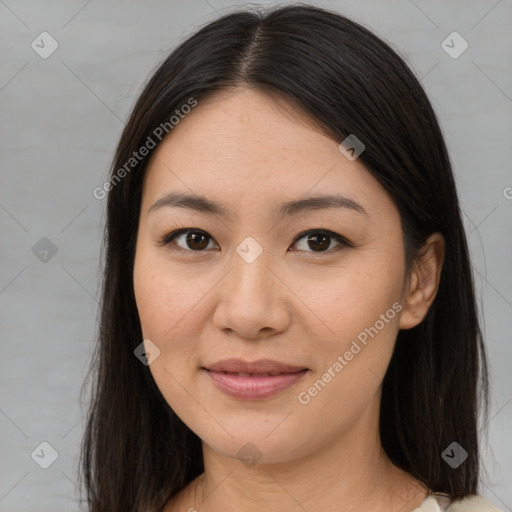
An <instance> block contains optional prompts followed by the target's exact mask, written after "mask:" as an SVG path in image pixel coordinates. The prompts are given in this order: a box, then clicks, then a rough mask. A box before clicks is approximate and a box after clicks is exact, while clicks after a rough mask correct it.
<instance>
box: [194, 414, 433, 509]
mask: <svg viewBox="0 0 512 512" xmlns="http://www.w3.org/2000/svg"><path fill="white" fill-rule="evenodd" d="M368 414H370V415H372V414H374V413H372V412H371V411H368ZM373 420H377V421H378V414H377V416H376V417H375V418H373ZM324 441H325V440H324ZM203 458H204V467H205V472H204V473H203V474H202V475H201V476H200V477H198V479H196V481H194V483H193V484H194V485H192V486H191V491H192V492H191V495H192V496H191V497H192V501H193V504H194V507H195V508H196V509H197V510H198V511H200V512H217V511H224V510H244V512H252V511H255V512H256V511H261V510H265V511H268V512H277V511H279V512H282V510H307V511H308V512H317V511H318V512H319V511H323V510H341V509H342V510H343V511H344V512H356V511H360V510H366V511H384V510H385V511H386V512H398V511H400V512H408V511H412V510H414V509H415V508H417V507H419V506H420V505H421V503H422V502H423V501H424V499H425V498H426V495H427V488H426V486H424V485H422V484H421V483H420V482H418V481H417V480H415V479H413V478H412V476H411V475H409V474H408V473H406V472H404V471H402V470H400V469H399V468H397V467H396V466H394V465H393V464H392V463H391V461H390V460H389V459H388V457H387V456H386V454H385V453H384V450H383V448H382V445H381V442H380V438H379V436H378V428H376V424H375V421H369V418H368V417H366V418H364V417H362V418H360V422H358V424H357V425H354V428H352V429H351V430H350V432H348V433H346V434H345V435H344V436H340V437H339V438H337V439H332V440H330V441H328V442H324V445H323V447H321V448H319V449H318V450H316V451H315V452H314V453H311V454H309V455H307V456H304V457H302V458H298V459H295V460H292V461H286V462H282V463H272V464H270V463H269V464H259V463H258V464H255V465H253V466H247V465H245V464H244V463H242V462H241V461H239V460H237V459H233V458H231V457H227V456H225V455H223V454H219V453H218V452H215V451H214V450H212V449H211V448H210V447H209V446H207V445H205V444H204V443H203Z"/></svg>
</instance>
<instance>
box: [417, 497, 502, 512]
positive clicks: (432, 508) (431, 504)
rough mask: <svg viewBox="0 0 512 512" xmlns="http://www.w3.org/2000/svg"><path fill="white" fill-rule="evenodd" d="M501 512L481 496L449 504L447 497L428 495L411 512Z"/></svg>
mask: <svg viewBox="0 0 512 512" xmlns="http://www.w3.org/2000/svg"><path fill="white" fill-rule="evenodd" d="M445 511H446V512H502V511H501V510H500V509H498V508H496V507H495V506H494V505H493V504H492V503H491V502H490V501H487V500H486V499H485V498H484V497H483V496H479V495H476V494H475V495H473V496H468V497H466V498H464V499H462V500H458V501H454V502H452V503H450V499H449V498H448V496H446V495H443V494H438V493H434V494H429V495H428V496H427V498H426V500H425V501H424V502H423V503H422V504H421V506H420V507H419V508H415V509H414V510H413V512H445Z"/></svg>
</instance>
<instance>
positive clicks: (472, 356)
mask: <svg viewBox="0 0 512 512" xmlns="http://www.w3.org/2000/svg"><path fill="white" fill-rule="evenodd" d="M107 191H108V192H109V194H108V207H107V209H108V211H107V215H108V217H107V225H106V234H105V235H106V264H105V274H104V283H103V302H102V311H101V322H100V332H99V337H98V343H99V345H98V350H97V352H96V354H97V357H96V359H95V361H94V362H93V363H94V364H93V367H92V368H93V369H95V386H94V396H93V402H92V405H91V409H90V413H89V419H88V425H87V429H86V433H85V438H84V443H83V452H82V455H83V459H82V468H83V472H84V478H85V485H86V492H87V498H88V502H89V506H90V510H91V511H94V512H104V511H113V510H116V511H117V510H119V511H121V510H130V511H155V512H156V511H158V512H161V511H163V512H174V511H178V510H180V511H181V510H189V511H193V510H198V511H201V512H203V511H204V512H209V511H225V510H243V511H252V510H266V511H274V510H308V511H309V512H314V511H319V510H341V509H342V510H347V511H348V510H354V511H355V510H366V511H387V512H389V511H396V512H398V511H401V512H408V511H413V510H416V511H425V512H426V511H434V510H435V511H440V510H453V511H455V510H457V511H459V510H462V511H470V510H471V511H472V510H475V511H476V510H479V511H480V510H482V511H483V510H486V511H495V510H497V509H496V508H494V507H493V506H492V504H490V503H489V502H488V501H486V500H485V499H484V498H482V497H480V496H478V494H477V493H478V484H479V446H478V438H479V432H478V425H477V419H478V411H479V409H480V405H481V404H482V405H483V406H484V410H485V411H486V406H487V372H486V359H485V351H484V347H483V344H482V338H481V332H480V327H479V323H478V318H477V311H476V306H475V293H474V289H473V283H472V277H471V268H470V261H469V256H468V248H467V243H466V238H465V234H464V230H463V225H462V222H461V212H460V209H459V204H458V199H457V193H456V188H455V184H454V179H453V174H452V170H451V166H450V160H449V156H448V154H447V150H446V146H445V144H444V140H443V137H442V133H441V130H440V127H439V124H438V122H437V119H436V116H435V113H434V112H433V109H432V107H431V105H430V103H429V101H428V99H427V97H426V95H425V92H424V91H423V89H422V87H421V86H420V84H419V82H418V80H417V79H416V78H415V77H414V75H413V74H412V73H411V71H410V70H409V69H408V67H407V66H406V65H405V63H404V62H403V60H402V59H401V58H400V57H399V56H398V55H397V54H396V53H395V52H394V51H393V50H392V49H391V48H390V47H389V46H388V45H387V44H386V43H384V42H383V41H382V40H380V39H379V38H377V37H376V36H375V35H374V34H372V33H371V32H370V31H368V30H367V29H365V28H364V27H362V26H361V25H359V24H357V23H354V22H353V21H351V20H349V19H347V18H344V17H342V16H340V15H339V14H336V13H333V12H330V11H327V10H324V9H320V8H316V7H311V6H303V5H297V6H285V7H281V8H277V9H273V10H270V11H269V12H266V13H258V12H250V11H244V12H237V13H233V14H229V15H227V16H224V17H222V18H220V19H218V20H216V21H214V22H212V23H210V24H208V25H207V26H205V27H204V28H202V29H201V30H199V31H198V32H197V33H196V34H194V35H193V36H191V37H190V38H188V39H187V40H186V41H185V42H184V43H182V44H181V45H180V46H179V47H178V48H177V49H176V50H175V51H174V52H172V54H171V55H170V56H169V57H168V58H167V59H166V60H165V62H164V63H163V64H162V65H161V66H160V67H159V68H158V69H157V71H156V72H155V73H154V75H153V76H152V77H151V79H150V80H149V82H148V83H147V85H146V87H145V89H144V91H143V92H142V94H141V96H140V98H139V99H138V101H137V103H136V105H135V107H134V109H133V112H132V114H131V116H130V118H129V120H128V123H127V125H126V128H125V130H124V132H123V134H122V137H121V140H120V142H119V145H118V148H117V152H116V155H115V160H114V163H113V167H112V174H111V177H110V179H109V181H108V182H107V183H105V185H104V186H103V187H102V188H101V189H98V190H97V191H95V195H96V196H97V193H98V192H99V193H100V194H101V193H103V194H104V193H105V192H107Z"/></svg>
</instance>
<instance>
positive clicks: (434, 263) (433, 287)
mask: <svg viewBox="0 0 512 512" xmlns="http://www.w3.org/2000/svg"><path fill="white" fill-rule="evenodd" d="M444 253H445V239H444V237H443V235H442V234H441V233H433V234H432V235H430V237H429V238H428V239H427V240H426V242H425V244H424V246H423V248H422V250H421V251H420V253H419V255H418V257H417V260H416V261H415V262H414V263H413V266H412V270H411V275H410V279H409V287H408V290H406V294H405V297H404V298H403V301H402V304H403V306H404V309H403V311H402V315H401V317H400V325H399V327H400V329H411V328H412V327H416V326H417V325H418V324H419V323H421V321H422V320H423V319H424V318H425V316H426V314H427V312H428V310H429V308H430V306H431V305H432V303H433V302H434V299H435V297H436V294H437V290H438V289H439V283H440V280H441V270H442V268H443V263H444Z"/></svg>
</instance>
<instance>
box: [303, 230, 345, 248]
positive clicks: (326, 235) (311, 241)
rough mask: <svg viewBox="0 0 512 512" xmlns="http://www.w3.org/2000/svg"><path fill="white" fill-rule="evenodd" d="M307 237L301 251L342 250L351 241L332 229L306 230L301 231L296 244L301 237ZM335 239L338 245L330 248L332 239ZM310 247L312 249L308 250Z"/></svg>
mask: <svg viewBox="0 0 512 512" xmlns="http://www.w3.org/2000/svg"><path fill="white" fill-rule="evenodd" d="M303 238H304V239H305V243H303V244H302V247H301V248H299V250H301V251H306V252H313V253H321V252H328V251H331V250H334V251H336V250H340V249H342V248H343V247H345V246H349V245H350V243H349V242H348V240H346V239H345V238H343V237H342V236H341V235H338V234H337V233H333V232H332V231H319V230H317V231H311V230H310V231H306V232H304V233H301V234H300V235H299V236H298V237H297V239H296V241H295V242H294V245H296V244H297V243H298V242H299V241H300V240H301V239H303ZM333 240H334V241H335V242H336V243H337V244H338V245H337V246H335V247H334V249H333V248H329V247H330V245H331V243H332V241H333ZM308 249H311V250H310V251H308Z"/></svg>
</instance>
